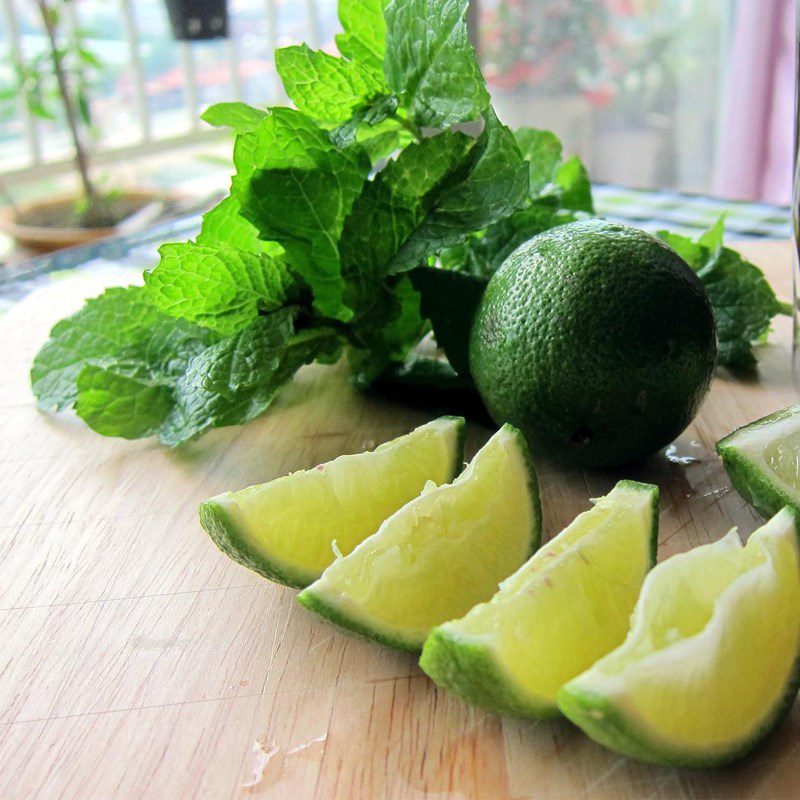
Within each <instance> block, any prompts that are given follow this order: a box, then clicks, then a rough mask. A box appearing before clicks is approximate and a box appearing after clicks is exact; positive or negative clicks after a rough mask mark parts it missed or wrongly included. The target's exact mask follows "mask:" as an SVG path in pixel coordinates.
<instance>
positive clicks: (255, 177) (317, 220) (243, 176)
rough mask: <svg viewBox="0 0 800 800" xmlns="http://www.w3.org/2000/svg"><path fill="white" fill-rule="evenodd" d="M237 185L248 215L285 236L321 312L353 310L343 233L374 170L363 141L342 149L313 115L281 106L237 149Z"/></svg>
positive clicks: (345, 315)
mask: <svg viewBox="0 0 800 800" xmlns="http://www.w3.org/2000/svg"><path fill="white" fill-rule="evenodd" d="M234 163H235V165H236V169H237V172H236V175H234V177H233V190H234V193H235V194H236V197H237V198H238V200H239V202H240V204H241V213H242V215H243V216H244V217H245V218H246V219H247V220H249V221H250V222H251V223H252V224H253V225H254V226H255V227H256V229H257V230H258V232H259V235H260V237H261V238H263V239H270V240H274V241H276V242H278V243H279V244H280V245H281V246H282V247H283V248H284V249H285V250H286V254H287V259H288V261H289V263H290V264H291V266H292V269H293V271H294V272H296V273H298V274H299V275H301V276H302V277H303V278H304V279H305V281H306V282H307V283H308V285H309V286H310V288H311V291H312V292H313V294H314V305H315V307H316V308H317V309H318V310H319V311H320V313H322V314H324V315H326V316H329V317H334V318H338V319H342V320H347V319H349V318H350V317H351V316H352V312H351V311H350V310H349V309H347V308H346V307H345V306H344V304H343V302H342V281H341V275H340V261H339V238H340V236H341V232H342V227H343V225H344V220H345V218H346V217H347V215H348V214H349V212H350V209H351V208H352V206H353V203H354V202H355V200H356V198H357V197H358V195H359V194H360V192H361V188H362V186H363V184H364V180H365V178H366V176H367V173H368V172H369V169H370V163H369V159H368V158H367V156H366V154H365V153H364V151H363V150H362V149H361V148H359V147H355V148H348V149H347V150H345V151H340V150H338V149H337V148H336V147H335V146H334V145H333V144H332V142H331V141H330V139H329V138H328V136H327V134H326V132H325V131H323V130H322V129H321V128H319V127H317V126H316V125H315V124H314V123H313V122H312V121H311V120H310V119H309V118H308V117H307V116H305V115H304V114H302V113H301V112H299V111H294V110H293V109H289V108H276V109H274V110H273V111H272V113H271V114H270V115H269V116H268V117H267V118H266V119H265V120H264V121H263V122H262V123H261V125H259V126H258V128H256V129H255V130H253V131H251V132H250V133H246V134H243V135H241V136H238V137H237V139H236V146H235V149H234Z"/></svg>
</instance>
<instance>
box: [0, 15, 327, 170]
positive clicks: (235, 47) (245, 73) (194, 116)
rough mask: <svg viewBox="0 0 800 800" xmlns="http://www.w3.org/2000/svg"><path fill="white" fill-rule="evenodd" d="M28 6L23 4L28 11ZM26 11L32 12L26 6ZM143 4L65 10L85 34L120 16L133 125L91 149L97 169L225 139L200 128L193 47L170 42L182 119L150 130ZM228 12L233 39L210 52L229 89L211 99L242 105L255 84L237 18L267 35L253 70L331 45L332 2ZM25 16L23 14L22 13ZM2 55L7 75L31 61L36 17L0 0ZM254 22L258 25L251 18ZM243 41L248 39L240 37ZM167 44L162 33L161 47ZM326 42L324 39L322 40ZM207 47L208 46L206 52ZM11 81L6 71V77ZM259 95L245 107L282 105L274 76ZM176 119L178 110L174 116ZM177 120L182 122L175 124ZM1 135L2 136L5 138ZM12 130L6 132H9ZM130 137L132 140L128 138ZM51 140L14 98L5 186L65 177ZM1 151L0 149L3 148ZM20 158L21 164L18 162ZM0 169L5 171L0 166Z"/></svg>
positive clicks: (65, 165)
mask: <svg viewBox="0 0 800 800" xmlns="http://www.w3.org/2000/svg"><path fill="white" fill-rule="evenodd" d="M26 2H27V0H23V3H26ZM150 2H151V4H152V5H151V6H149V7H150V8H151V10H152V13H156V12H158V13H159V14H160V19H159V23H160V25H162V26H166V11H165V9H164V7H163V4H162V0H150ZM31 5H32V4H31ZM144 5H145V4H144V3H141V0H102V2H99V1H98V0H94V2H88V3H87V2H83V3H71V4H70V5H69V8H70V9H71V12H70V14H69V16H68V18H67V20H66V22H67V24H68V25H81V26H82V27H84V28H88V29H92V28H93V24H92V22H93V20H92V13H93V12H97V11H98V10H99V9H101V8H104V9H108V8H109V7H111V8H114V7H116V8H115V11H118V12H119V15H118V20H119V26H120V33H121V38H120V41H119V45H120V48H121V50H122V52H123V53H124V64H123V65H122V67H121V70H120V71H121V72H124V73H126V74H127V75H129V76H130V79H129V89H130V100H131V102H130V105H129V107H127V109H126V110H127V112H128V113H129V114H130V115H131V116H132V117H133V118H134V123H133V124H132V126H130V129H129V130H126V134H127V135H126V141H124V142H122V143H119V142H116V143H115V142H114V141H111V142H109V141H108V140H104V141H100V142H96V143H95V144H94V145H93V161H94V162H95V163H98V164H104V163H105V164H109V163H113V162H114V161H116V160H120V159H129V158H132V157H135V156H137V155H146V154H148V153H152V152H155V151H157V150H163V149H165V148H169V147H179V146H184V145H186V144H190V143H193V142H196V141H199V140H202V139H203V138H209V137H214V136H220V135H223V134H222V132H220V131H217V130H214V129H212V128H210V127H208V126H207V125H205V124H204V123H202V122H201V120H200V118H199V117H200V113H201V111H202V107H203V105H205V102H204V100H203V97H202V94H203V93H202V91H201V90H202V88H203V87H202V86H201V84H200V79H201V75H200V74H199V66H198V59H197V54H196V52H195V50H194V47H195V44H193V43H187V42H175V41H173V40H171V38H170V39H169V42H170V44H169V45H167V43H166V41H165V43H164V46H170V47H173V48H175V50H174V60H175V62H176V65H177V69H178V70H179V71H180V73H181V75H180V77H181V83H182V86H181V87H180V88H181V90H182V95H183V98H184V100H183V106H184V107H183V112H184V113H183V114H179V113H176V114H174V120H173V122H174V124H167V125H164V124H162V125H156V124H155V123H156V117H157V112H156V111H155V110H154V101H155V100H156V99H157V98H154V96H153V91H152V89H151V88H150V87H151V84H152V83H153V81H152V77H151V78H148V74H147V70H146V64H145V57H144V52H145V46H146V44H147V42H146V38H147V36H146V32H145V31H143V27H144V26H143V24H142V6H144ZM230 5H231V9H230V10H231V36H230V38H229V39H227V40H218V41H217V42H215V43H214V44H213V47H214V48H219V49H218V50H216V51H215V52H217V53H218V54H219V56H220V58H219V60H218V64H217V66H220V65H221V64H222V63H223V62H224V63H226V64H227V68H228V69H227V72H228V80H227V85H224V86H221V85H220V86H217V87H216V88H217V90H218V94H219V95H220V97H219V98H217V99H223V98H224V99H225V100H243V99H245V95H246V93H247V92H246V91H245V88H246V83H247V81H248V80H250V81H251V83H252V82H253V81H254V80H255V79H254V78H253V76H252V72H253V69H252V60H251V63H250V64H249V65H248V62H247V61H246V60H245V58H244V57H243V53H242V50H243V39H242V35H241V31H239V33H240V35H239V36H238V37H237V28H239V27H240V26H239V25H238V23H239V22H240V17H241V16H242V12H244V13H245V14H246V18H247V22H248V25H249V27H250V29H251V30H252V28H253V24H254V22H255V23H257V24H258V25H259V26H261V27H260V28H259V29H260V30H263V31H264V32H265V35H264V36H263V37H261V38H263V42H262V44H263V48H262V49H263V57H262V58H261V59H259V61H258V63H259V64H263V65H264V66H265V67H266V66H267V65H268V63H269V62H272V53H273V52H274V50H275V49H276V48H277V47H279V46H280V45H282V44H287V43H289V42H294V41H300V40H305V41H307V42H309V44H311V45H312V46H317V47H318V46H323V45H325V44H326V43H327V41H328V40H329V39H332V33H333V27H332V25H331V24H329V25H328V26H327V28H329V29H330V30H327V29H323V24H322V21H323V20H322V15H321V11H320V9H321V8H323V9H326V10H328V11H331V10H332V9H335V0H330V1H329V2H327V1H326V0H304V2H303V3H302V4H301V3H299V2H298V3H294V2H292V3H286V2H285V0H284V2H281V0H230ZM28 8H29V7H28ZM286 8H288V9H289V10H290V11H291V12H292V14H293V15H294V17H295V19H294V24H293V26H290V30H288V31H282V30H281V27H280V21H279V13H280V12H281V11H283V10H284V9H286ZM298 8H299V9H300V14H296V13H295V9H298ZM0 9H1V12H2V15H1V16H0V54H1V53H2V50H5V54H4V55H5V57H4V58H2V61H3V62H5V66H6V67H11V65H13V64H15V63H25V60H26V58H29V57H30V48H29V47H26V42H25V37H24V34H23V33H22V32H21V23H22V22H23V21H27V22H28V26H29V27H30V19H33V18H34V16H35V15H34V14H33V13H32V12H30V11H25V10H24V9H25V6H23V7H22V9H23V10H22V11H21V7H20V6H19V5H18V0H0ZM254 15H257V17H254ZM327 16H328V22H330V20H332V19H334V17H333V16H332V14H330V13H329V14H328V15H327ZM245 33H246V32H245ZM167 36H169V34H168V33H166V27H165V39H166V37H167ZM326 37H327V38H326ZM205 46H207V45H205ZM9 73H10V70H9ZM258 85H259V87H260V86H262V85H263V96H260V97H257V98H255V97H252V92H251V98H250V99H251V100H255V101H256V102H260V103H263V104H269V103H271V102H276V101H277V102H281V101H283V100H285V96H283V95H282V94H281V92H280V86H279V82H277V81H275V80H274V79H273V75H270V74H267V75H264V76H263V80H260V82H259V84H258ZM105 100H106V102H108V103H123V102H124V100H123V99H122V97H114V98H105ZM173 111H175V112H177V111H180V109H173ZM181 118H182V119H181ZM3 128H5V129H6V130H5V131H3ZM12 128H13V129H14V130H11V129H12ZM132 130H133V131H134V133H133V134H131V131H132ZM52 132H53V128H52V126H45V124H44V123H43V122H42V121H41V120H39V119H37V118H36V117H35V116H34V115H33V114H31V113H30V111H29V109H28V107H27V105H26V103H25V102H24V100H23V98H22V97H21V96H20V97H19V99H18V102H17V112H16V115H15V116H14V119H13V120H11V122H9V121H8V120H5V121H0V134H3V135H2V137H0V138H2V140H3V141H5V142H8V141H9V140H10V139H13V140H14V143H15V145H14V146H15V148H16V149H15V150H14V151H13V156H12V157H10V158H9V156H8V153H9V151H6V153H7V157H6V159H2V157H0V173H2V174H3V175H4V176H5V177H6V178H12V179H13V178H20V179H24V178H37V177H41V176H44V175H49V174H54V173H57V172H60V171H66V170H68V169H70V168H71V155H70V154H64V153H63V152H62V153H61V154H60V155H58V156H55V157H54V156H52V155H50V154H48V153H47V152H46V148H44V147H43V143H44V142H45V141H47V136H48V135H51V134H52ZM6 146H7V144H6V145H4V144H1V143H0V147H6ZM17 151H19V157H17V155H18V153H17ZM3 162H4V163H3Z"/></svg>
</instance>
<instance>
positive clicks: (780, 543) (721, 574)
mask: <svg viewBox="0 0 800 800" xmlns="http://www.w3.org/2000/svg"><path fill="white" fill-rule="evenodd" d="M799 650H800V548H799V547H798V534H797V529H796V523H795V513H794V511H792V510H791V509H789V508H786V509H783V510H782V511H781V512H779V513H778V514H777V515H776V516H775V517H773V518H772V519H771V520H770V521H769V522H768V523H767V524H766V525H764V526H763V527H762V528H760V529H759V530H758V531H757V532H756V533H754V534H753V535H752V536H751V537H750V540H749V541H748V543H747V546H746V547H742V545H741V544H740V542H739V538H738V536H737V534H736V532H735V530H734V531H731V533H729V534H728V535H727V536H726V537H724V538H723V539H721V540H719V541H717V542H715V543H714V544H709V545H705V546H703V547H698V548H696V549H694V550H692V551H690V552H688V553H684V554H682V555H677V556H674V557H673V558H670V559H668V560H667V561H665V562H664V563H663V564H659V565H658V566H657V567H656V568H655V569H654V570H653V571H652V572H651V573H650V574H649V575H648V577H647V578H646V579H645V582H644V586H643V587H642V594H641V597H640V598H639V602H638V603H637V604H636V609H635V610H634V612H633V617H632V620H631V631H630V633H629V634H628V637H627V639H626V640H625V642H624V643H623V644H622V645H621V646H620V647H619V648H617V649H616V650H614V651H613V652H612V653H610V654H609V655H607V656H606V657H605V658H602V659H601V660H600V661H598V662H597V663H596V664H595V665H594V666H593V667H591V668H590V669H589V670H587V671H586V672H584V673H583V674H582V675H579V676H578V677H577V678H575V679H574V680H572V681H570V682H569V683H567V684H566V685H565V686H564V687H563V688H562V689H561V691H560V692H559V695H558V703H559V706H560V708H561V710H562V711H563V712H564V714H566V715H567V716H568V717H569V718H570V719H571V720H572V721H573V722H574V723H575V724H577V725H579V726H580V727H581V728H583V730H584V731H585V732H586V733H587V734H589V736H591V737H592V738H593V739H596V740H597V741H598V742H600V743H602V744H604V745H606V746H608V747H610V748H612V749H613V750H616V751H617V752H620V753H623V754H625V755H630V756H634V757H636V758H640V759H642V760H644V761H653V762H657V763H662V764H669V765H683V766H713V765H719V764H724V763H727V762H729V761H733V760H734V759H736V758H739V757H741V756H743V755H744V754H745V753H747V752H748V751H749V750H750V749H751V748H752V747H754V746H755V745H756V744H757V743H758V742H759V741H760V740H761V739H763V738H764V736H766V735H767V734H768V733H769V732H770V731H771V730H772V729H773V728H774V727H775V726H776V725H777V724H778V722H779V721H780V719H781V718H782V717H783V716H784V715H785V714H786V713H787V711H788V710H789V708H790V706H791V704H792V702H793V700H794V697H795V695H796V694H797V689H798V656H799V655H800V653H799V652H798V651H799Z"/></svg>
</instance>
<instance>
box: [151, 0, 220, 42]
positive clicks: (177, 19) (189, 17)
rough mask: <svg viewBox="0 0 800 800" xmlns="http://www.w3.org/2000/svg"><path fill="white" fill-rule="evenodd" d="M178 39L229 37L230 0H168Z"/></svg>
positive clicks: (171, 19)
mask: <svg viewBox="0 0 800 800" xmlns="http://www.w3.org/2000/svg"><path fill="white" fill-rule="evenodd" d="M166 3H167V13H168V14H169V22H170V26H171V27H172V35H173V36H174V37H175V38H176V39H177V40H178V41H184V42H191V41H197V40H204V39H227V38H228V0H166Z"/></svg>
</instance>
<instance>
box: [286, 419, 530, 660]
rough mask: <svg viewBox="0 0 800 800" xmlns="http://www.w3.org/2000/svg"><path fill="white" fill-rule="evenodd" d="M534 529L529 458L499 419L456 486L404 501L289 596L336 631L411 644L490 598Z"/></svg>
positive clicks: (526, 549) (523, 553)
mask: <svg viewBox="0 0 800 800" xmlns="http://www.w3.org/2000/svg"><path fill="white" fill-rule="evenodd" d="M540 531H541V511H540V507H539V491H538V486H537V482H536V473H535V472H534V469H533V462H532V461H531V458H530V454H529V452H528V448H527V446H526V445H525V440H524V439H523V437H522V434H520V433H519V431H517V430H516V429H515V428H512V427H511V426H510V425H504V426H503V427H502V428H501V429H500V430H499V431H498V432H497V433H496V434H495V435H494V436H493V437H492V438H491V439H490V440H489V441H488V442H487V443H486V444H485V445H484V447H483V448H482V449H481V450H480V451H479V452H478V454H477V455H476V456H475V458H474V459H473V460H472V462H471V463H470V465H469V466H468V467H467V469H466V470H464V472H463V473H462V474H461V476H460V477H459V478H458V479H457V480H456V481H455V482H453V483H452V484H449V485H447V486H439V487H438V488H433V487H431V488H429V489H427V490H426V491H424V492H423V493H422V495H420V496H419V497H417V498H416V499H415V500H412V501H411V502H410V503H408V505H406V506H403V508H401V509H400V510H399V511H398V512H397V513H395V514H394V515H393V516H391V517H389V519H387V520H386V522H384V523H383V525H381V527H380V529H379V530H378V532H377V533H376V534H375V535H374V536H370V537H369V538H368V539H365V540H364V541H363V542H362V543H361V544H360V545H359V546H358V547H356V549H355V550H354V551H353V552H352V553H351V554H350V555H349V556H345V557H344V558H342V559H339V560H337V561H335V562H334V563H333V565H332V566H330V567H328V569H326V570H325V572H324V573H323V574H322V577H321V578H320V579H319V580H318V581H316V583H313V584H312V585H311V586H309V587H308V588H307V589H305V590H304V591H303V592H301V593H300V594H299V595H298V598H297V599H298V600H299V601H300V602H301V603H302V604H303V605H304V606H306V608H309V609H310V610H312V611H315V612H317V613H318V614H320V615H322V616H323V617H326V618H327V619H329V620H330V621H331V622H334V623H337V624H338V625H340V626H341V627H343V628H347V629H349V630H351V631H355V632H356V633H360V634H363V635H364V636H367V637H369V638H371V639H375V640H376V641H379V642H382V643H384V644H388V645H390V646H392V647H398V648H401V649H406V650H419V649H420V648H421V647H422V644H423V642H424V641H425V637H426V636H427V635H428V632H429V631H430V629H431V628H432V627H433V626H434V625H438V624H440V623H442V622H444V621H445V620H448V619H452V618H453V617H459V616H461V615H462V614H464V613H465V612H466V611H468V610H469V609H470V608H472V606H473V605H475V603H480V602H481V601H483V600H488V599H489V598H490V597H491V596H492V595H493V594H494V593H495V592H496V591H497V584H498V582H499V581H501V580H502V579H503V578H505V577H507V576H508V575H510V574H511V573H512V572H513V571H514V570H515V569H517V568H518V567H519V566H520V564H522V563H523V562H524V561H525V559H527V558H528V557H529V556H530V554H531V552H532V551H533V550H534V549H535V548H536V547H537V546H538V544H539V539H540V535H541V534H540Z"/></svg>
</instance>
